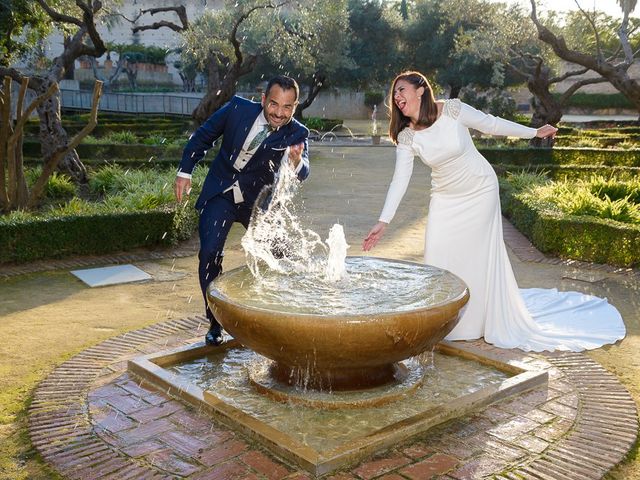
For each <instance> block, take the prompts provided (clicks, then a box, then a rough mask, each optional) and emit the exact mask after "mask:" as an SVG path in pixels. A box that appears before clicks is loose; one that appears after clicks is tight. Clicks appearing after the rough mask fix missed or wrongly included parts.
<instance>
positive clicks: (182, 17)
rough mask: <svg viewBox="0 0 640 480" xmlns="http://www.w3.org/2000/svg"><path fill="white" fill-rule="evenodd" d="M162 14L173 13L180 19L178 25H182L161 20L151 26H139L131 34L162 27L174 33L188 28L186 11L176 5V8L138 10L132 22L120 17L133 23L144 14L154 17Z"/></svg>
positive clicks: (181, 6)
mask: <svg viewBox="0 0 640 480" xmlns="http://www.w3.org/2000/svg"><path fill="white" fill-rule="evenodd" d="M163 12H175V14H176V15H177V16H178V18H179V19H180V23H182V25H178V24H177V23H173V22H169V21H167V20H161V21H159V22H155V23H153V24H151V25H139V26H136V27H133V28H132V29H131V31H132V32H133V33H137V32H142V31H144V30H158V29H160V28H162V27H167V28H170V29H171V30H173V31H176V32H183V31H184V30H187V29H188V28H189V18H188V17H187V9H186V8H185V7H184V5H178V6H176V7H158V8H147V9H144V10H140V12H139V13H138V15H137V16H136V18H135V19H134V20H133V21H131V20H129V19H128V18H127V17H125V16H124V15H122V17H123V18H125V19H126V20H128V21H130V22H131V23H135V22H137V21H138V20H139V19H140V17H141V16H142V15H144V14H145V13H148V14H149V15H155V14H156V13H163Z"/></svg>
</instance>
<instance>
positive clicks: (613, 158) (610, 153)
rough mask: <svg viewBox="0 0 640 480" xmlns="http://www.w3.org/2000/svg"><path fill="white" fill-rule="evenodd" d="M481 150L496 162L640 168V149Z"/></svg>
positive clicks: (486, 156) (523, 164)
mask: <svg viewBox="0 0 640 480" xmlns="http://www.w3.org/2000/svg"><path fill="white" fill-rule="evenodd" d="M479 150H480V153H482V155H484V157H485V158H486V159H487V160H488V161H489V162H490V163H495V164H508V165H521V166H533V167H535V166H538V165H607V166H625V167H640V150H610V149H604V148H563V147H556V148H480V149H479Z"/></svg>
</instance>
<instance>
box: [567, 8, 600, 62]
mask: <svg viewBox="0 0 640 480" xmlns="http://www.w3.org/2000/svg"><path fill="white" fill-rule="evenodd" d="M574 2H575V4H576V5H577V6H578V9H579V10H580V12H581V13H582V15H584V17H585V18H586V19H587V21H588V22H589V25H591V29H592V30H593V33H594V35H595V36H596V52H597V56H598V59H599V60H601V59H602V58H603V55H602V44H601V42H600V33H599V32H598V29H597V28H596V24H595V22H594V21H593V18H591V16H590V15H589V14H588V13H587V12H585V11H584V9H583V8H582V7H581V6H580V3H579V2H578V0H574Z"/></svg>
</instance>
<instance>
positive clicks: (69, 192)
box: [25, 166, 76, 200]
mask: <svg viewBox="0 0 640 480" xmlns="http://www.w3.org/2000/svg"><path fill="white" fill-rule="evenodd" d="M40 175H42V167H41V166H37V167H33V168H27V169H25V180H26V181H27V185H28V186H29V188H31V187H33V185H34V184H35V183H36V181H37V180H38V178H39V177H40ZM75 194H76V185H75V183H73V180H71V178H69V176H68V175H65V174H62V173H59V172H53V173H52V174H51V175H50V176H49V178H48V179H47V183H46V185H45V187H44V198H45V199H48V200H67V199H69V198H71V197H73V196H74V195H75Z"/></svg>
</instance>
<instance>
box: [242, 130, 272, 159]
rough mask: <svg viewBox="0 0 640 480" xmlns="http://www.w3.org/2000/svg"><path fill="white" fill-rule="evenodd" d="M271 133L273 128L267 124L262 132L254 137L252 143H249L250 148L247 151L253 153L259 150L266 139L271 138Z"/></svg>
mask: <svg viewBox="0 0 640 480" xmlns="http://www.w3.org/2000/svg"><path fill="white" fill-rule="evenodd" d="M270 133H271V126H270V125H269V124H268V123H265V124H264V125H263V126H262V130H260V131H259V132H258V133H257V134H256V136H255V137H253V140H251V143H249V147H248V148H247V150H248V151H249V152H253V151H254V150H255V149H256V148H258V146H259V145H260V144H261V143H262V142H264V139H265V138H267V137H268V136H269V134H270Z"/></svg>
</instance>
